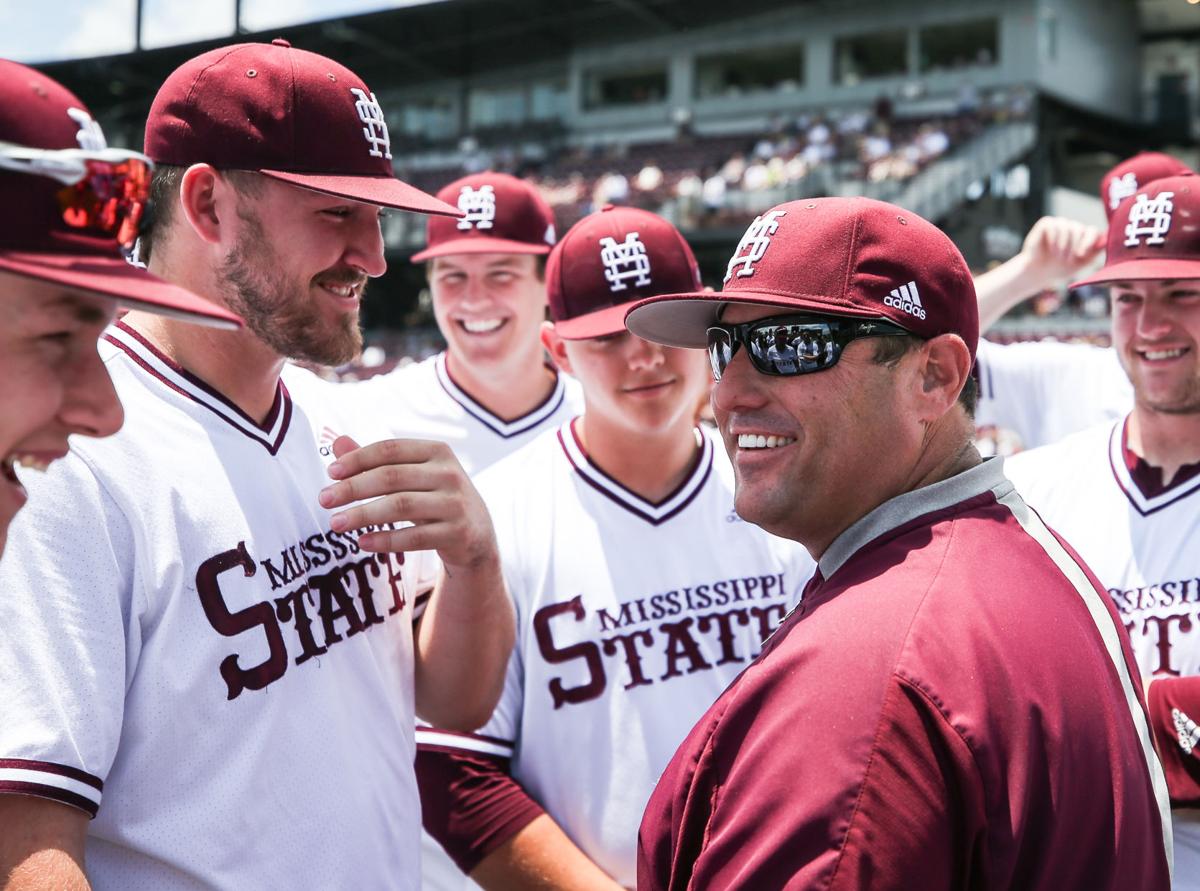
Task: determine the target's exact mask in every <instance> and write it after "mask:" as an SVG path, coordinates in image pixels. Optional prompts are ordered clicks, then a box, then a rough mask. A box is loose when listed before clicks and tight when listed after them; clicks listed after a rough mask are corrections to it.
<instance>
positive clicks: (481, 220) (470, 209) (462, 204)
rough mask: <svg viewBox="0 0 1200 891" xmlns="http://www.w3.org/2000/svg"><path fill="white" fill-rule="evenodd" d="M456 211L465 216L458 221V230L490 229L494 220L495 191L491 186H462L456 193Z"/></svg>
mask: <svg viewBox="0 0 1200 891" xmlns="http://www.w3.org/2000/svg"><path fill="white" fill-rule="evenodd" d="M458 209H459V210H461V211H462V212H463V213H465V214H466V216H465V217H463V218H462V219H461V220H459V221H458V228H459V229H471V228H475V229H491V228H492V221H493V220H495V219H496V190H495V189H493V188H492V187H491V186H480V187H479V188H478V189H473V188H471V187H470V186H463V187H462V191H461V192H459V193H458Z"/></svg>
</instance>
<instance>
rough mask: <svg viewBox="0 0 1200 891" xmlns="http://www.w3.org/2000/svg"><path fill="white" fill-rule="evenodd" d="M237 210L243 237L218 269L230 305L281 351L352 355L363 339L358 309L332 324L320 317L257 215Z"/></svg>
mask: <svg viewBox="0 0 1200 891" xmlns="http://www.w3.org/2000/svg"><path fill="white" fill-rule="evenodd" d="M237 214H238V217H239V219H240V220H241V221H242V224H243V225H242V233H241V236H242V237H241V238H240V239H239V240H238V243H237V244H236V245H235V246H234V248H233V250H232V251H230V252H229V254H228V255H226V257H225V259H224V260H223V261H222V264H221V268H220V270H218V279H219V283H220V285H221V288H222V293H223V294H224V296H225V300H226V302H227V303H228V305H229V308H230V309H231V310H233V311H234V312H236V313H237V314H238V315H240V316H241V317H242V319H243V320H244V321H245V323H246V327H247V328H248V329H249V330H250V331H252V332H253V333H254V335H255V336H256V337H258V339H259V340H261V341H262V342H263V343H265V344H266V345H267V346H269V347H270V348H271V349H272V350H274V351H275V352H276V353H278V354H279V355H280V356H283V357H285V358H288V359H295V360H299V361H302V362H311V363H315V364H317V365H328V366H334V367H336V366H338V365H345V364H346V363H347V362H350V361H352V360H354V359H356V358H357V357H358V355H359V353H361V352H362V343H363V340H362V332H361V331H360V330H359V327H358V313H357V312H347V313H340V314H339V315H338V316H337V321H336V322H335V323H333V324H331V323H330V322H329V321H327V320H325V319H324V318H322V316H321V314H320V313H319V312H318V311H317V307H316V306H314V305H313V300H312V297H311V296H310V295H309V294H308V293H307V289H304V288H302V287H298V286H297V285H296V283H295V282H293V281H291V280H289V279H288V278H287V276H286V270H284V269H282V268H281V264H280V262H279V258H278V257H277V256H276V254H275V252H274V250H272V248H271V246H270V242H269V241H268V240H267V238H266V233H265V231H264V229H263V226H262V223H261V221H260V220H259V219H258V217H257V216H256V215H255V214H254V213H253V211H251V210H249V209H248V208H246V207H244V206H241V207H239V208H238V210H237ZM324 277H325V278H327V279H330V280H334V279H336V278H337V276H336V275H335V274H334V273H332V272H330V273H325V274H324ZM357 280H358V277H357V276H356V277H355V281H357Z"/></svg>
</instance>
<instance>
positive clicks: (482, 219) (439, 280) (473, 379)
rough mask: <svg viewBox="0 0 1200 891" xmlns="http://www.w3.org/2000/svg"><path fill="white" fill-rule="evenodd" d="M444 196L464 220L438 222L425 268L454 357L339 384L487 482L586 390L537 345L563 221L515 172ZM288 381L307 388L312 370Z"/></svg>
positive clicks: (290, 373)
mask: <svg viewBox="0 0 1200 891" xmlns="http://www.w3.org/2000/svg"><path fill="white" fill-rule="evenodd" d="M437 197H438V198H439V199H440V200H441V201H444V202H446V203H447V204H450V205H453V206H456V207H458V208H459V210H460V211H461V212H462V214H463V215H462V216H461V217H431V218H430V220H429V230H428V239H427V244H426V246H425V248H424V250H421V251H419V252H418V253H417V254H415V255H414V256H413V258H412V259H413V262H414V263H424V264H426V277H427V278H428V281H429V290H430V294H431V295H432V298H433V312H434V317H435V318H436V319H437V325H438V329H439V330H440V331H441V333H442V336H443V337H444V338H445V339H446V349H445V351H444V352H442V353H439V354H438V355H436V356H434V357H432V358H430V359H427V360H425V361H424V362H420V363H416V364H412V365H407V366H402V367H400V368H397V369H396V370H394V371H391V372H389V373H387V374H381V375H377V376H376V377H373V378H371V379H369V380H366V381H361V382H348V383H344V384H342V385H341V389H342V393H343V396H344V398H345V399H347V400H350V401H352V402H353V403H354V404H356V405H359V406H366V407H368V408H369V411H370V412H371V413H372V414H377V415H379V416H380V419H381V421H382V422H383V423H385V424H387V425H388V426H389V428H390V429H391V430H392V431H394V432H395V434H396V435H401V436H425V437H428V438H430V439H437V440H440V441H442V442H445V443H448V444H449V445H450V447H451V448H452V449H453V450H454V454H455V455H456V456H457V458H458V460H459V461H460V462H462V465H463V467H464V468H466V470H467V472H468V473H472V474H474V473H478V472H479V471H480V470H483V469H484V468H485V467H487V466H489V465H491V464H492V463H494V462H495V461H497V460H499V459H500V458H502V457H504V456H505V455H508V454H509V453H511V452H513V451H515V450H516V449H518V448H520V447H521V446H523V445H525V444H526V443H527V442H529V441H530V440H531V439H533V438H534V437H536V436H537V435H538V434H539V433H541V432H542V431H544V430H550V429H555V428H557V427H558V426H559V425H560V424H561V423H562V422H563V421H565V420H568V419H569V418H571V417H573V416H574V415H575V414H576V413H577V412H578V411H579V409H580V408H581V407H582V400H581V397H580V395H579V385H578V384H577V383H576V382H575V381H574V380H572V379H570V378H569V377H565V376H562V375H560V374H559V373H558V371H557V369H555V368H554V367H553V366H552V365H548V364H547V362H546V358H545V354H544V353H543V351H542V345H541V342H540V340H539V339H538V334H539V331H540V330H541V324H542V322H543V321H544V320H545V317H546V282H545V274H544V269H545V258H546V255H547V254H549V253H550V248H551V246H552V245H553V244H554V240H555V232H554V215H553V213H552V212H551V210H550V206H549V205H548V204H547V203H546V201H545V199H543V198H542V196H541V195H540V194H539V193H538V191H537V189H536V188H535V187H534V186H533V185H532V184H530V183H527V182H525V181H523V180H520V179H517V178H516V177H513V176H509V175H508V174H505V173H494V172H487V173H478V174H473V175H471V176H467V177H463V178H462V179H459V180H455V181H454V182H452V183H450V184H449V185H447V186H445V187H444V188H442V189H441V190H440V191H439V192H438V194H437ZM284 380H285V381H286V382H287V383H288V385H289V386H291V387H292V388H293V389H296V390H300V389H304V388H306V387H308V386H309V385H310V384H311V382H312V375H310V374H309V373H308V372H306V371H304V370H303V369H299V368H288V369H287V370H286V371H285V375H284Z"/></svg>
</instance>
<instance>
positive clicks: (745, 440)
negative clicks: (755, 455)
mask: <svg viewBox="0 0 1200 891" xmlns="http://www.w3.org/2000/svg"><path fill="white" fill-rule="evenodd" d="M795 441H796V439H795V437H793V436H763V435H761V434H754V433H739V434H738V448H739V449H777V448H779V447H780V446H785V445H791V444H792V443H793V442H795Z"/></svg>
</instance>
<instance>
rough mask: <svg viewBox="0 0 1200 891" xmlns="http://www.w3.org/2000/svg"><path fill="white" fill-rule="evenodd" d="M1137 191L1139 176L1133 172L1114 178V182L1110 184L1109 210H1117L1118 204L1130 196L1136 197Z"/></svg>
mask: <svg viewBox="0 0 1200 891" xmlns="http://www.w3.org/2000/svg"><path fill="white" fill-rule="evenodd" d="M1137 190H1138V181H1137V174H1136V173H1134V172H1133V171H1132V170H1130V171H1129V172H1128V173H1126V174H1124V175H1123V176H1117V177H1114V178H1113V181H1112V182H1110V183H1109V184H1108V209H1109V210H1116V209H1117V205H1118V204H1120V203H1121V202H1122V201H1124V200H1125V199H1126V198H1128V197H1129V196H1130V195H1136V194H1137Z"/></svg>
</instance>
